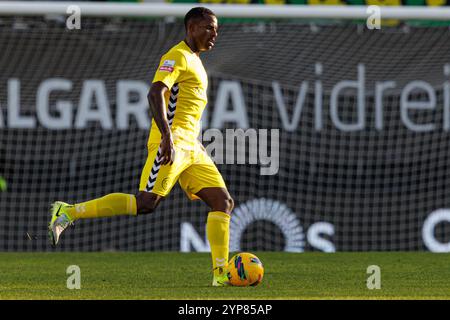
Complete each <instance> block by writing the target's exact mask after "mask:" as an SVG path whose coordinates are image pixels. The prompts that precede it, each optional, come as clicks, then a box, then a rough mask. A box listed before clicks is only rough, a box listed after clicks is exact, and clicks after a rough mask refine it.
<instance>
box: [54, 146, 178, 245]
mask: <svg viewBox="0 0 450 320" xmlns="http://www.w3.org/2000/svg"><path fill="white" fill-rule="evenodd" d="M158 147H159V146H158V144H152V145H150V146H149V148H148V157H147V161H146V163H145V165H144V169H143V170H142V174H141V181H140V185H139V190H140V192H139V193H138V194H137V195H136V196H135V195H133V194H125V193H111V194H108V195H105V196H103V197H101V198H97V199H93V200H89V201H86V202H81V203H76V204H73V205H71V204H67V203H65V202H61V201H56V202H55V203H54V204H53V205H52V210H51V213H52V218H51V221H50V223H49V226H48V229H49V237H50V239H51V241H52V242H53V244H54V245H56V244H57V243H58V240H59V238H60V235H61V233H62V232H63V231H64V230H65V229H66V228H67V227H68V226H69V225H70V224H71V223H73V222H74V221H76V220H78V219H91V218H103V217H113V216H117V215H133V216H136V215H137V214H145V213H151V212H153V211H154V210H155V209H156V207H157V206H158V204H159V203H160V201H161V200H162V199H163V198H164V196H166V195H167V194H168V193H169V192H170V190H171V188H172V187H173V185H174V184H175V182H176V179H177V178H178V175H179V174H178V171H180V170H181V168H182V167H181V164H182V159H180V160H179V161H178V162H176V163H175V162H174V163H173V164H172V165H171V166H170V165H164V166H162V165H161V162H160V161H159V155H158Z"/></svg>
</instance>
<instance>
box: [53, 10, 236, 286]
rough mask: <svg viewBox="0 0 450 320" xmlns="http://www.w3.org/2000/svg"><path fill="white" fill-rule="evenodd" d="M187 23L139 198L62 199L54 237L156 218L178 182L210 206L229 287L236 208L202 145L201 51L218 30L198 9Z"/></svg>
mask: <svg viewBox="0 0 450 320" xmlns="http://www.w3.org/2000/svg"><path fill="white" fill-rule="evenodd" d="M184 24H185V29H186V36H185V39H184V40H183V41H181V42H180V43H178V44H177V45H175V46H174V47H172V48H171V49H170V50H169V51H168V52H167V53H166V54H164V55H163V56H162V58H161V61H160V64H159V66H158V69H157V71H156V73H155V76H154V79H153V83H152V86H151V88H150V91H149V94H148V100H149V104H150V108H151V111H152V114H153V119H152V126H151V130H150V136H149V139H148V146H147V147H148V157H147V161H146V163H145V165H144V168H143V170H142V174H141V180H140V185H139V192H138V193H137V194H136V195H132V194H124V193H112V194H108V195H106V196H104V197H102V198H98V199H94V200H90V201H87V202H83V203H77V204H74V205H70V204H67V203H65V202H62V201H56V202H54V203H53V204H52V209H51V214H52V217H51V221H50V223H49V227H48V228H49V237H50V240H51V241H52V242H53V244H54V245H56V244H57V243H58V240H59V238H60V236H61V233H62V232H63V231H64V230H65V229H66V228H67V227H68V226H69V225H71V224H72V222H73V221H75V220H78V219H88V218H97V217H111V216H116V215H123V214H128V215H133V216H136V215H138V214H148V213H152V212H154V210H155V209H156V207H157V206H158V204H159V203H160V202H161V200H162V199H164V198H165V197H166V196H167V195H168V194H169V192H170V190H171V189H172V187H173V186H174V184H175V183H176V182H177V181H178V182H179V184H180V186H181V188H182V189H183V190H184V191H185V192H186V194H187V196H188V197H189V198H190V199H191V200H194V199H201V200H203V201H204V202H205V203H206V204H207V205H208V206H209V207H210V208H211V211H210V212H209V214H208V218H207V221H206V232H207V238H208V241H209V244H210V247H211V255H212V264H213V282H212V284H213V286H225V285H227V284H228V282H227V280H228V278H227V276H226V265H227V262H228V254H229V247H228V242H229V223H230V214H231V211H232V210H233V206H234V204H233V199H232V198H231V196H230V194H229V193H228V190H227V187H226V185H225V182H224V180H223V178H222V176H221V174H220V173H219V171H218V170H217V168H216V166H215V164H214V162H213V161H212V160H211V159H210V157H209V156H208V155H207V153H206V151H205V148H204V147H203V146H202V145H201V144H200V142H199V141H198V140H197V137H198V135H199V132H200V119H201V115H202V112H203V109H204V108H205V106H206V103H207V95H206V89H207V87H208V77H207V74H206V71H205V69H204V67H203V64H202V61H201V60H200V53H201V52H204V51H208V50H211V49H212V48H213V47H214V43H215V41H216V38H217V32H218V24H217V18H216V16H215V14H214V13H213V12H212V11H211V10H209V9H207V8H203V7H197V8H193V9H191V10H190V11H189V12H188V13H187V14H186V16H185V18H184Z"/></svg>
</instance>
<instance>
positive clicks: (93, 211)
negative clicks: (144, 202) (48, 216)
mask: <svg viewBox="0 0 450 320" xmlns="http://www.w3.org/2000/svg"><path fill="white" fill-rule="evenodd" d="M136 212H137V210H136V197H135V196H134V195H132V194H125V193H110V194H108V195H106V196H104V197H102V198H98V199H94V200H90V201H87V202H82V203H77V204H75V205H74V206H71V207H70V208H68V209H67V213H68V214H69V216H70V217H71V218H72V219H73V220H77V219H86V218H104V217H112V216H117V215H133V216H135V215H136Z"/></svg>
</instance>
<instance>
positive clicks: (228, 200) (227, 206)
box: [222, 197, 234, 215]
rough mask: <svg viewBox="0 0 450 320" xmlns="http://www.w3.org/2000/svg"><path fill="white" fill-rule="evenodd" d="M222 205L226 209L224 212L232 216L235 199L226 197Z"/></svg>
mask: <svg viewBox="0 0 450 320" xmlns="http://www.w3.org/2000/svg"><path fill="white" fill-rule="evenodd" d="M222 205H223V208H224V210H223V211H224V212H226V213H228V214H230V215H231V212H232V211H233V209H234V200H233V198H231V197H226V198H225V199H224V200H223V204H222Z"/></svg>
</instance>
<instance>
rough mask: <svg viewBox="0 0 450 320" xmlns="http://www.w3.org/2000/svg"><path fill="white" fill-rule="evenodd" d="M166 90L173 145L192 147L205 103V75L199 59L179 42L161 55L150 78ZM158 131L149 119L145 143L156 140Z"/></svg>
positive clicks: (206, 84) (206, 86) (158, 134)
mask: <svg viewBox="0 0 450 320" xmlns="http://www.w3.org/2000/svg"><path fill="white" fill-rule="evenodd" d="M158 81H161V82H163V83H164V84H165V85H166V86H167V87H168V88H169V90H168V91H167V92H166V94H165V96H164V98H165V101H166V112H167V119H168V121H169V126H170V130H171V131H172V136H173V141H174V144H176V145H178V146H179V147H181V148H188V149H192V148H193V146H194V145H195V143H197V137H198V135H199V133H200V129H201V128H200V119H201V117H202V113H203V110H204V109H205V106H206V103H207V102H208V99H207V95H206V90H207V88H208V76H207V74H206V71H205V68H204V67H203V64H202V61H201V60H200V58H199V56H197V55H196V54H195V53H194V52H192V50H191V49H190V48H189V46H188V45H187V44H186V43H185V42H184V41H181V42H180V43H178V44H177V45H176V46H174V47H172V48H171V49H170V50H169V51H168V52H167V53H166V54H164V55H163V56H162V58H161V61H160V63H159V66H158V69H157V71H156V73H155V77H154V78H153V83H155V82H158ZM160 142H161V133H160V131H159V129H158V127H157V125H156V123H155V120H154V119H152V126H151V129H150V137H149V140H148V143H149V144H151V143H158V144H159V143H160Z"/></svg>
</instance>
